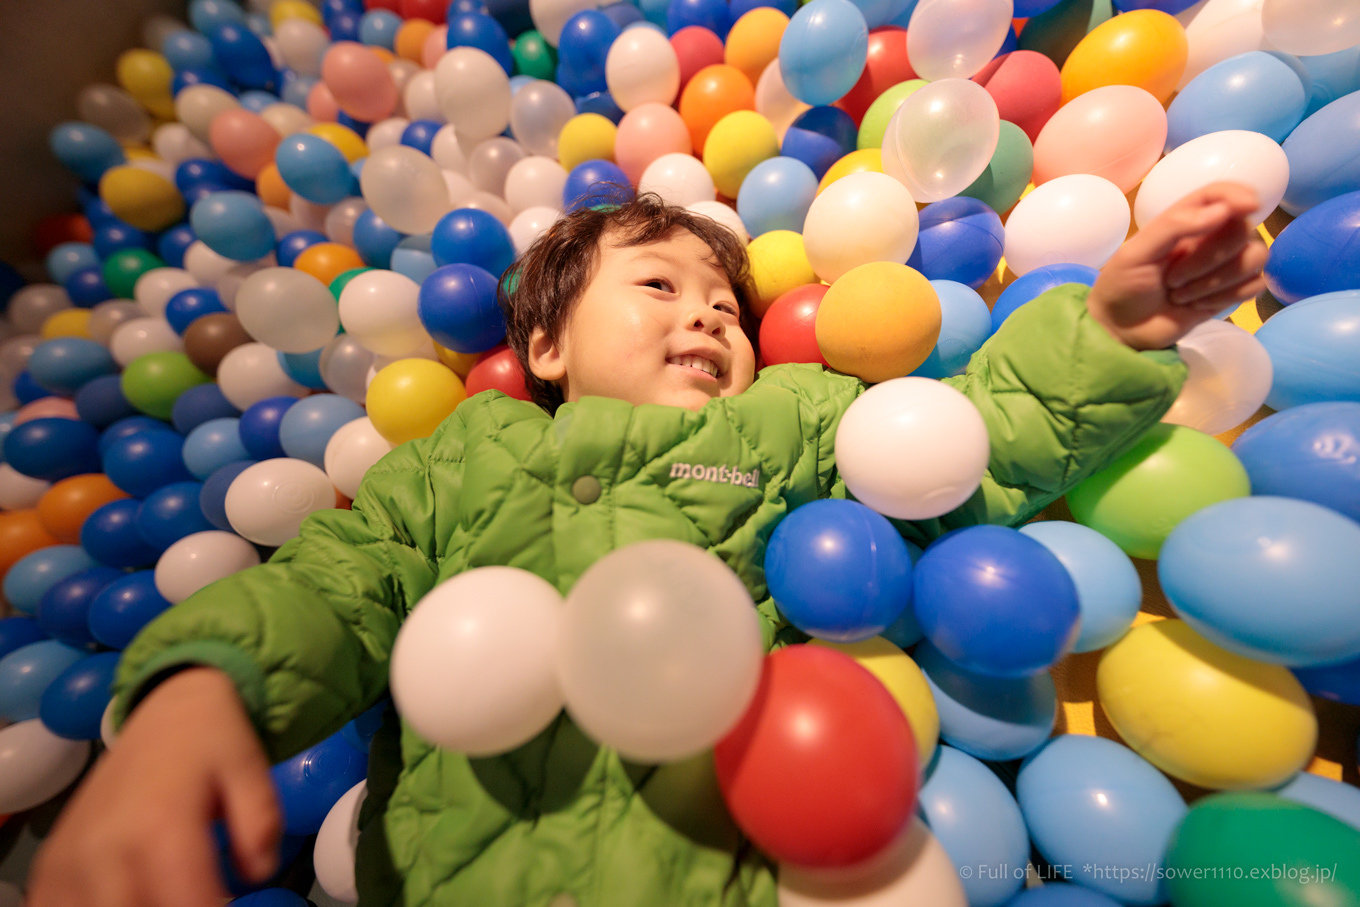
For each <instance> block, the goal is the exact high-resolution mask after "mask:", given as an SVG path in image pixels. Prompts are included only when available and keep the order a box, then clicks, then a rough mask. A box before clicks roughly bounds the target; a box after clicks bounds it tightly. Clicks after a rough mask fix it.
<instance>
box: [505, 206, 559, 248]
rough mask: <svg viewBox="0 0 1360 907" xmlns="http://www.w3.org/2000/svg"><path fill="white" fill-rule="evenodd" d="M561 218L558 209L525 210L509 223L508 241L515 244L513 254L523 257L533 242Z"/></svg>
mask: <svg viewBox="0 0 1360 907" xmlns="http://www.w3.org/2000/svg"><path fill="white" fill-rule="evenodd" d="M561 216H562V209H561V208H560V207H552V208H550V207H546V206H545V207H541V208H525V209H524V210H523V211H521V212H520V213H518V214H516V215H515V217H514V219H513V220H512V221H510V227H509V229H510V241H511V242H512V243H514V244H515V254H516V255H523V254H524V252H525V250H527V249H528V248H529V247H530V246H531V245H533V244H534V240H536V239H538V238H539V237H540V236H542V235H543V234H544V233H545V232H547V230H548V228H549V227H551V226H552V225H553V224H554V223H556V222H557V219H558V218H559V217H561Z"/></svg>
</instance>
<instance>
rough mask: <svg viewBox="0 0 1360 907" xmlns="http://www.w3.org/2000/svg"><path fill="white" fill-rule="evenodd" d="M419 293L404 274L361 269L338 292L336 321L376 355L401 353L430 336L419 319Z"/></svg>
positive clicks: (417, 285) (408, 350)
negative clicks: (338, 307)
mask: <svg viewBox="0 0 1360 907" xmlns="http://www.w3.org/2000/svg"><path fill="white" fill-rule="evenodd" d="M419 297H420V284H418V283H416V282H415V281H414V280H412V279H411V278H409V277H407V276H406V275H405V274H398V273H397V272H396V271H383V270H378V269H374V270H371V271H364V272H363V273H362V274H359V275H358V276H356V277H355V278H354V279H353V280H351V281H350V282H349V283H347V284H346V285H345V288H344V290H342V291H341V292H340V323H341V324H342V325H344V328H345V333H346V334H349V335H351V336H352V337H354V339H355V340H357V341H359V342H360V343H362V344H363V345H364V346H365V347H366V348H367V349H370V350H372V351H373V352H375V353H377V354H379V355H380V356H405V355H407V354H408V353H411V352H412V351H414V350H416V349H418V348H419V347H420V346H421V345H422V344H423V343H424V342H425V341H427V340H429V337H430V335H429V334H428V333H426V331H425V328H424V326H423V325H422V324H421V323H420V315H419V312H418V311H417V307H418V304H419ZM324 342H326V341H323V343H324ZM320 345H321V344H317V346H320ZM312 348H313V349H316V347H312Z"/></svg>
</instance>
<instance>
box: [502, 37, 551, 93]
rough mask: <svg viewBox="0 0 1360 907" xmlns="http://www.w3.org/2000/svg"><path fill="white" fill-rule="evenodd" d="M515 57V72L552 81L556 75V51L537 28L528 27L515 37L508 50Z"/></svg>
mask: <svg viewBox="0 0 1360 907" xmlns="http://www.w3.org/2000/svg"><path fill="white" fill-rule="evenodd" d="M510 55H511V56H512V57H514V59H515V74H516V75H521V76H533V77H534V78H535V79H547V80H548V81H550V82H551V81H553V79H554V78H556V76H557V51H555V50H553V49H552V45H550V44H548V42H547V41H546V40H544V38H543V36H542V35H541V34H539V33H538V30H537V29H533V28H531V29H529V30H528V31H526V32H525V33H524V34H522V35H520V36H519V37H518V38H516V39H515V46H514V48H513V49H512V50H511V51H510Z"/></svg>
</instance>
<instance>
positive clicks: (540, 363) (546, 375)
mask: <svg viewBox="0 0 1360 907" xmlns="http://www.w3.org/2000/svg"><path fill="white" fill-rule="evenodd" d="M529 371H531V372H533V373H534V377H536V378H538V379H539V380H541V381H561V380H562V378H564V377H565V376H566V374H567V366H566V363H564V362H563V361H562V351H561V350H560V349H558V346H557V344H556V343H554V342H553V339H552V338H551V337H549V336H548V332H547V331H545V330H543V329H542V328H534V332H533V334H531V335H530V336H529Z"/></svg>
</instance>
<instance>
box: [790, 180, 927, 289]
mask: <svg viewBox="0 0 1360 907" xmlns="http://www.w3.org/2000/svg"><path fill="white" fill-rule="evenodd" d="M919 230H920V219H919V218H918V216H917V214H916V202H915V200H914V199H913V198H912V196H911V192H910V190H908V189H907V187H906V186H904V185H902V183H900V182H898V181H897V180H895V179H893V178H892V177H891V176H888V175H887V174H885V173H852V174H850V175H849V176H845V177H841V178H840V179H838V180H836V181H835V182H834V183H832V184H831V185H829V186H827V187H826V188H825V189H824V190H822V193H821V194H820V195H818V196H817V197H816V198H815V199H813V200H812V207H810V208H808V213H807V218H806V219H805V220H804V222H803V246H804V248H805V249H806V250H807V257H808V263H809V264H811V265H812V270H813V271H814V272H816V274H817V276H818V277H820V278H821V279H822V280H825V281H827V282H828V283H830V282H832V281H835V280H836V279H837V278H839V277H840V276H841V275H843V274H845V273H846V272H847V271H850V270H852V269H854V268H857V267H859V266H860V265H864V264H869V263H870V262H874V261H891V262H896V263H897V264H906V261H907V259H908V258H909V257H911V250H912V249H914V248H915V247H916V236H917V233H918V232H919Z"/></svg>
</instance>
